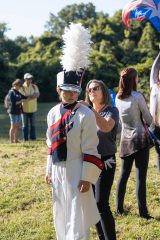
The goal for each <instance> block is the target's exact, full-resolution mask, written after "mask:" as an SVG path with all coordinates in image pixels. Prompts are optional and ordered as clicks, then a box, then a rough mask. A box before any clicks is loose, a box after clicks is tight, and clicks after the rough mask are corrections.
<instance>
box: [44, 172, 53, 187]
mask: <svg viewBox="0 0 160 240" xmlns="http://www.w3.org/2000/svg"><path fill="white" fill-rule="evenodd" d="M45 180H46V183H47V184H51V183H52V176H51V174H50V173H48V174H46V176H45Z"/></svg>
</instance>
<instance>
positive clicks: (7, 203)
mask: <svg viewBox="0 0 160 240" xmlns="http://www.w3.org/2000/svg"><path fill="white" fill-rule="evenodd" d="M52 105H53V104H45V103H41V104H39V111H38V113H37V136H38V139H37V141H34V142H30V141H29V142H27V143H20V144H10V143H9V140H8V129H9V119H8V115H7V114H6V113H5V110H4V109H3V108H1V109H2V113H1V114H0V121H1V130H0V181H1V182H0V188H1V192H0V194H1V195H0V239H1V240H56V237H55V231H54V227H53V221H52V197H51V188H50V187H49V186H48V185H46V183H45V181H44V176H45V165H46V152H47V147H46V143H45V132H46V115H47V112H48V110H49V109H50V108H51V107H52ZM0 107H1V106H0ZM119 171H120V160H119V158H118V154H117V169H116V176H115V180H114V185H113V188H112V192H111V199H110V202H111V208H112V211H113V213H114V212H115V191H116V182H117V179H118V176H119ZM147 202H148V208H149V212H150V213H151V215H152V216H153V217H154V219H152V220H148V221H147V220H145V219H141V218H139V217H138V211H137V202H136V197H135V168H133V171H132V173H131V177H130V179H129V182H128V185H127V192H126V197H125V209H126V213H125V214H124V215H123V216H116V215H115V214H114V216H115V221H116V231H117V239H118V240H131V239H137V240H158V239H160V174H158V173H157V168H156V161H155V153H154V149H152V150H151V154H150V163H149V169H148V178H147ZM90 239H92V240H98V238H97V237H96V232H95V229H94V228H92V229H91V236H90Z"/></svg>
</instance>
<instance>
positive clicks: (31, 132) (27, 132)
mask: <svg viewBox="0 0 160 240" xmlns="http://www.w3.org/2000/svg"><path fill="white" fill-rule="evenodd" d="M35 120H36V113H35V112H34V113H23V114H22V132H23V139H24V140H25V141H27V140H28V139H29V138H30V139H31V140H35V139H36V128H35Z"/></svg>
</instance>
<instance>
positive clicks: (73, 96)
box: [60, 89, 79, 104]
mask: <svg viewBox="0 0 160 240" xmlns="http://www.w3.org/2000/svg"><path fill="white" fill-rule="evenodd" d="M78 95H79V93H78V92H75V91H66V90H62V89H61V90H60V97H61V99H62V102H63V103H69V104H72V103H74V102H75V101H76V100H77V98H78Z"/></svg>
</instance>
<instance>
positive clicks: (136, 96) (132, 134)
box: [116, 68, 153, 219]
mask: <svg viewBox="0 0 160 240" xmlns="http://www.w3.org/2000/svg"><path fill="white" fill-rule="evenodd" d="M137 83H138V74H137V71H136V70H135V69H134V68H125V69H124V70H122V72H121V74H120V80H119V90H118V94H117V97H116V106H117V108H118V110H119V116H120V121H121V125H122V130H121V139H120V157H121V174H120V178H119V181H118V185H117V196H116V205H117V206H116V207H117V213H118V214H122V213H123V212H124V206H123V204H124V196H125V192H126V185H127V181H128V178H129V175H130V172H131V169H132V165H133V162H134V161H135V166H136V196H137V200H138V209H139V216H140V217H142V218H146V219H149V218H151V216H150V215H149V213H148V209H147V204H146V177H147V168H148V161H149V140H148V135H147V134H146V132H145V128H144V125H143V122H145V123H146V124H148V125H151V123H152V120H153V118H152V116H151V114H150V112H149V109H148V107H147V104H146V101H145V99H144V97H143V95H142V94H141V93H140V92H137ZM142 120H143V121H142Z"/></svg>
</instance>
